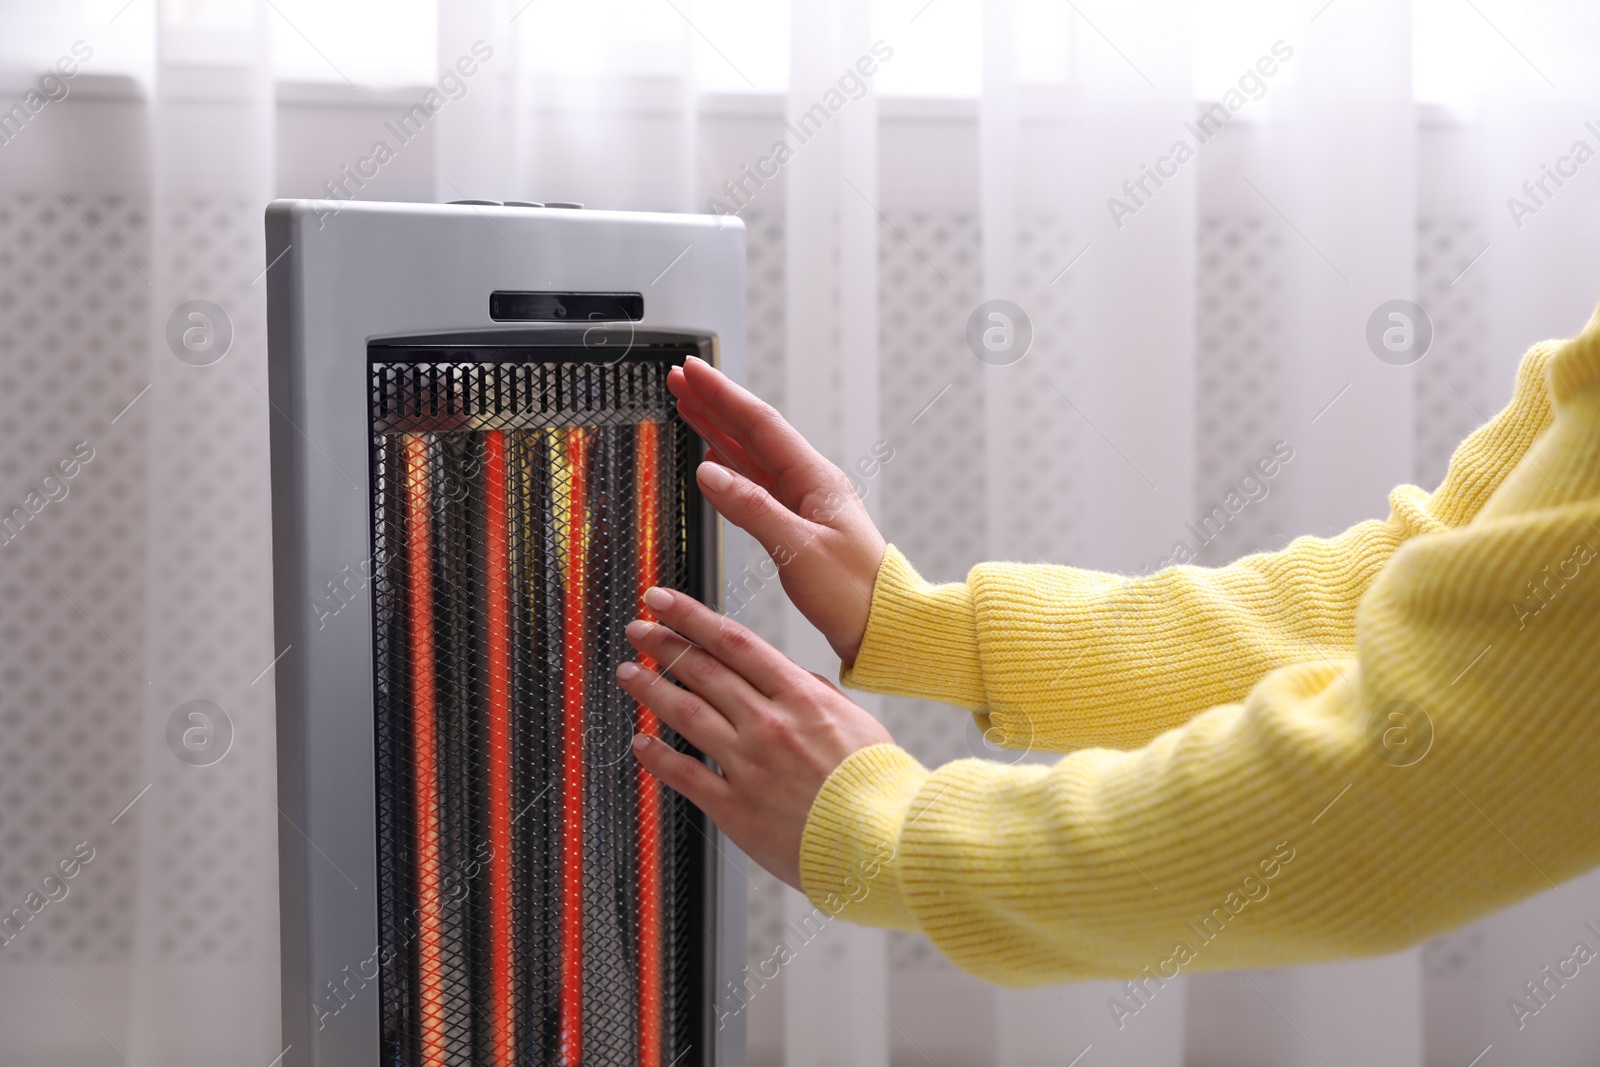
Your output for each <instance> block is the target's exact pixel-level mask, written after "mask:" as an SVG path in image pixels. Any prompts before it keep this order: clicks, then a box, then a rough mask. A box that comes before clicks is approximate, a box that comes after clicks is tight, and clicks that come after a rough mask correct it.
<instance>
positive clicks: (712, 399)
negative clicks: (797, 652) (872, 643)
mask: <svg viewBox="0 0 1600 1067" xmlns="http://www.w3.org/2000/svg"><path fill="white" fill-rule="evenodd" d="M667 388H668V389H670V390H672V395H673V396H675V397H677V398H678V411H679V413H680V414H682V415H683V417H684V419H685V421H687V422H688V423H689V425H690V426H692V427H694V429H695V431H696V432H697V433H699V434H700V436H702V437H704V438H705V439H706V443H707V444H708V445H710V446H711V457H712V460H713V462H708V463H703V464H701V465H700V470H699V473H698V476H697V480H698V481H699V483H700V490H701V492H703V493H705V495H706V498H707V499H708V500H710V501H711V503H712V504H713V505H714V506H715V507H716V509H717V510H718V511H720V512H721V513H722V514H723V515H724V516H725V517H726V518H727V519H728V521H729V522H731V523H733V524H734V525H735V526H738V527H740V528H742V529H744V530H746V531H748V532H749V533H750V535H751V536H752V537H754V538H755V539H756V540H757V541H759V542H760V543H761V547H762V548H764V549H766V550H767V554H768V555H770V556H771V557H772V559H773V562H775V563H776V564H777V565H778V575H779V577H780V578H781V580H782V582H783V589H784V592H786V593H788V594H789V599H790V600H792V601H794V606H795V607H797V608H799V609H800V613H801V614H802V615H804V616H805V617H806V618H807V619H808V620H810V622H811V625H813V626H815V627H816V628H817V629H818V630H820V631H822V635H823V636H824V637H826V638H827V639H828V644H830V645H832V646H833V651H834V652H835V653H836V654H837V655H838V657H839V658H840V659H841V660H843V661H844V662H845V663H847V664H848V663H852V662H854V661H855V658H856V653H857V652H858V651H860V649H861V638H862V636H863V635H864V634H865V633H866V630H867V613H868V611H869V610H870V608H871V607H872V586H873V583H874V582H876V581H877V578H878V567H879V565H880V564H882V562H883V552H884V541H883V535H882V534H880V533H878V528H877V527H876V526H874V525H873V523H872V519H871V517H870V516H868V514H867V509H866V507H865V506H864V505H863V504H862V503H861V500H860V498H859V497H857V496H856V493H855V490H854V489H853V488H852V487H851V485H850V479H849V478H847V477H846V476H845V473H844V472H843V471H841V470H840V469H839V468H838V467H835V466H834V465H833V464H832V463H829V462H828V461H827V460H826V459H824V458H823V457H822V455H821V453H819V452H818V451H817V450H816V449H814V448H812V447H811V445H810V444H809V443H807V441H806V439H805V438H804V437H801V436H800V434H799V432H798V431H796V430H795V428H794V427H793V426H790V425H789V424H788V423H787V422H785V421H784V419H783V416H782V415H779V414H778V413H777V412H776V411H774V410H773V409H772V407H771V406H770V405H768V404H765V403H763V402H762V401H761V400H759V399H757V398H756V397H755V396H754V395H753V394H751V393H749V392H747V391H745V390H743V389H741V388H739V387H738V386H737V385H735V384H734V383H733V382H732V381H730V380H729V379H728V378H727V376H726V375H724V374H723V373H722V372H721V371H718V370H716V369H715V368H714V367H712V366H711V365H710V364H709V363H706V362H704V361H702V360H698V359H694V358H690V359H689V360H688V361H687V362H685V364H684V365H683V367H681V368H678V367H674V368H673V369H672V371H671V372H670V373H669V374H668V376H667Z"/></svg>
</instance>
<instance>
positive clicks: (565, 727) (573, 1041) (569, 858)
mask: <svg viewBox="0 0 1600 1067" xmlns="http://www.w3.org/2000/svg"><path fill="white" fill-rule="evenodd" d="M566 446H567V448H566V451H567V455H566V460H567V462H566V467H567V492H566V501H565V504H566V508H565V511H566V514H565V515H564V516H563V520H564V523H565V526H566V550H567V551H566V557H567V559H566V563H567V574H566V578H567V588H566V598H565V604H564V611H563V615H562V641H561V643H562V650H563V655H562V659H563V664H564V671H563V674H564V681H563V685H562V716H561V788H562V797H561V839H562V841H563V842H564V848H565V852H566V856H565V858H564V860H563V862H562V864H561V1011H560V1020H561V1039H560V1041H561V1044H560V1047H561V1062H562V1063H563V1064H564V1065H565V1067H577V1065H578V1064H579V1063H580V1062H581V1060H582V1053H583V1048H582V1046H583V845H584V843H583V789H584V782H583V740H584V673H585V671H586V670H587V669H588V663H587V655H586V650H585V648H584V625H585V622H586V620H585V618H584V594H585V588H584V587H585V584H586V583H585V574H584V571H585V569H586V564H587V557H588V551H587V549H588V544H587V541H588V537H587V534H588V530H587V514H586V507H585V505H586V502H587V499H588V495H589V485H588V482H589V441H588V437H587V431H585V430H584V429H583V428H582V427H573V428H572V429H570V430H568V431H567V432H566Z"/></svg>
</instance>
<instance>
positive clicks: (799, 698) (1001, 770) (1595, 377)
mask: <svg viewBox="0 0 1600 1067" xmlns="http://www.w3.org/2000/svg"><path fill="white" fill-rule="evenodd" d="M1549 379H1550V395H1551V396H1552V398H1553V403H1554V406H1555V410H1556V412H1557V415H1556V418H1555V420H1554V422H1553V424H1552V425H1551V426H1550V427H1549V429H1548V431H1547V432H1546V433H1545V434H1543V435H1542V436H1540V438H1539V440H1538V441H1537V442H1536V443H1535V445H1534V447H1533V448H1532V449H1531V450H1529V452H1528V454H1527V455H1526V456H1525V457H1524V458H1523V460H1522V462H1520V463H1518V464H1517V465H1516V467H1515V468H1514V470H1513V471H1512V473H1511V474H1510V476H1509V477H1508V478H1504V479H1497V480H1496V485H1497V487H1496V488H1494V490H1493V493H1492V496H1490V498H1489V499H1488V500H1486V501H1483V502H1481V506H1477V507H1476V508H1475V512H1476V513H1475V516H1474V517H1473V519H1472V521H1471V522H1469V523H1466V524H1465V525H1462V526H1460V527H1456V528H1450V529H1445V530H1441V531H1439V532H1437V533H1434V534H1432V535H1430V536H1427V537H1419V538H1415V539H1413V540H1411V541H1410V542H1409V543H1407V544H1406V545H1405V546H1404V547H1402V548H1401V549H1400V550H1399V551H1398V552H1396V553H1395V555H1394V558H1393V559H1392V560H1391V561H1390V564H1389V566H1388V567H1387V568H1386V569H1385V570H1384V572H1383V573H1382V574H1381V575H1380V576H1378V578H1377V579H1376V580H1374V581H1373V583H1372V585H1371V588H1370V589H1369V591H1368V593H1367V595H1366V596H1365V597H1364V598H1363V600H1362V603H1361V606H1360V609H1359V611H1358V613H1357V619H1356V624H1355V631H1356V637H1355V653H1354V656H1353V657H1351V658H1348V659H1329V660H1322V661H1316V662H1306V663H1300V664H1295V665H1291V666H1287V667H1284V668H1282V669H1280V670H1277V671H1275V672H1273V673H1272V674H1270V675H1268V676H1267V677H1265V678H1264V679H1262V680H1261V681H1260V682H1259V683H1258V684H1257V685H1255V686H1254V687H1253V688H1251V689H1250V691H1249V692H1248V694H1246V696H1245V697H1244V699H1243V700H1242V701H1240V702H1236V703H1230V704H1224V705H1221V706H1219V707H1215V708H1211V709H1209V710H1206V711H1204V712H1202V713H1200V714H1197V715H1195V716H1194V717H1192V718H1191V719H1190V720H1189V721H1188V722H1186V723H1185V724H1184V725H1183V726H1181V727H1179V728H1176V729H1173V730H1170V731H1168V732H1166V733H1163V734H1161V735H1160V736H1158V737H1156V738H1154V739H1153V740H1151V741H1150V742H1148V743H1147V744H1145V745H1144V746H1143V747H1141V748H1138V749H1135V750H1131V751H1119V750H1113V749H1107V748H1094V749H1084V750H1080V751H1077V752H1074V753H1072V754H1071V755H1069V756H1067V757H1066V758H1064V759H1062V760H1061V761H1060V762H1059V763H1057V764H1056V765H1055V766H1053V767H1040V766H1012V767H1005V766H999V765H996V764H993V763H988V762H985V761H979V760H963V761H960V762H957V763H952V764H949V765H947V766H945V767H941V768H939V769H937V770H935V771H932V772H930V771H928V770H926V769H924V768H922V767H921V766H920V765H918V764H917V763H916V761H915V760H913V759H912V758H911V757H910V756H908V755H907V754H906V753H904V752H903V751H901V750H900V749H898V748H896V747H895V746H894V745H893V744H892V743H889V742H887V741H886V740H884V739H883V737H882V733H881V731H882V727H881V726H880V725H878V724H877V723H876V722H875V720H873V719H872V717H871V716H870V715H867V714H866V712H864V711H862V710H861V709H860V708H858V707H855V706H854V705H852V704H850V702H849V701H848V700H846V699H844V698H843V696H842V694H839V693H838V692H837V691H836V690H833V689H831V688H829V687H828V686H827V685H826V684H825V683H823V682H822V681H820V680H819V679H816V678H815V677H813V676H811V675H807V674H806V673H805V672H803V671H801V670H799V668H797V667H795V666H794V665H793V664H792V663H789V662H788V661H787V660H785V659H784V658H783V657H782V656H780V655H778V654H777V653H776V652H775V651H773V650H772V649H771V648H770V647H769V646H767V645H765V643H764V642H761V641H760V639H759V638H756V637H755V636H754V635H753V634H751V633H750V632H749V631H748V630H745V629H744V628H743V627H741V626H739V625H738V624H737V623H734V622H732V621H731V620H726V619H723V618H721V617H720V616H718V615H716V614H715V613H714V612H712V611H710V610H709V609H708V608H706V607H704V606H703V605H700V604H697V603H695V602H694V601H692V599H691V598H688V597H683V596H681V595H676V594H659V595H657V596H656V599H650V598H647V599H648V600H649V602H650V603H651V605H652V608H653V609H655V610H657V611H658V612H659V614H660V618H661V624H659V625H654V626H646V625H644V624H638V623H636V624H634V625H633V626H631V627H630V628H629V636H630V639H632V640H633V641H634V642H635V644H636V645H638V646H639V647H640V648H641V650H643V651H644V652H646V653H647V654H648V655H650V656H651V657H652V658H653V659H655V660H657V661H659V662H668V661H671V660H674V659H678V658H680V657H681V666H680V667H678V668H674V671H675V673H676V674H677V675H678V677H679V678H680V679H681V680H682V681H683V682H684V683H685V685H687V687H688V689H687V690H683V689H679V688H677V687H676V686H673V685H670V684H666V685H663V684H661V683H660V681H659V679H658V678H657V677H656V676H655V675H653V674H652V673H650V672H648V671H641V670H639V669H637V668H636V667H635V666H633V665H624V668H623V669H622V670H621V671H619V675H621V676H623V678H624V681H623V684H624V687H625V688H626V689H627V690H628V692H630V693H631V694H633V695H634V696H635V697H636V698H637V699H639V700H640V701H641V702H643V703H645V704H648V705H649V706H650V707H652V708H653V709H655V710H656V712H657V713H658V714H659V715H660V716H661V717H662V719H663V720H664V721H665V722H667V723H668V724H669V725H671V726H672V727H673V728H674V729H676V730H678V731H679V732H680V733H682V734H683V735H684V736H686V737H688V738H689V739H690V740H691V741H693V742H694V743H695V744H696V745H697V746H699V747H700V748H701V749H702V751H704V752H705V753H706V754H707V755H708V756H710V757H712V758H713V759H714V760H715V761H716V767H717V770H713V769H711V768H710V767H708V766H707V765H705V764H703V763H701V762H699V761H697V760H694V759H692V758H690V757H689V756H687V755H685V754H682V753H679V752H676V751H673V750H671V749H669V748H668V747H667V746H665V745H663V744H660V743H659V742H656V741H651V740H644V741H642V742H641V743H640V744H638V746H637V750H638V753H639V758H640V760H641V762H642V763H643V765H644V766H645V768H646V769H647V770H649V771H650V772H651V773H653V774H655V775H656V776H657V777H659V778H660V779H661V780H662V781H663V782H665V783H666V784H667V785H669V786H671V787H673V788H674V789H677V790H678V791H679V792H681V793H683V794H684V795H685V796H686V797H688V798H689V799H690V800H691V801H693V802H694V803H695V804H697V805H699V806H700V807H701V809H702V810H704V811H705V812H706V813H707V814H708V815H709V816H710V817H711V818H712V819H713V820H714V821H715V822H716V823H717V824H718V826H720V827H721V828H722V829H723V830H724V831H725V832H727V833H728V834H729V836H730V837H731V838H732V839H733V840H734V842H735V843H737V844H739V845H740V846H741V847H742V848H744V849H745V850H746V852H747V853H749V854H750V855H752V856H755V857H756V858H757V859H758V860H759V861H760V862H761V863H762V864H763V865H764V866H766V867H767V868H768V869H769V870H772V871H774V872H775V873H778V874H779V875H780V876H781V877H784V878H785V879H786V880H789V881H791V883H793V882H794V881H796V880H798V881H799V882H800V883H801V884H802V885H803V886H804V888H805V890H806V891H807V893H808V894H809V896H810V897H811V899H812V901H813V902H814V903H815V904H816V905H817V907H818V908H819V909H821V910H823V911H825V912H828V913H830V914H835V915H843V916H844V917H847V918H850V919H853V920H855V921H859V922H867V923H874V924H878V925H886V926H895V927H901V928H906V929H917V930H921V931H923V932H925V933H926V934H927V935H928V936H929V937H930V938H932V940H933V941H934V942H935V944H937V945H938V946H939V947H940V948H941V949H942V950H943V951H944V952H945V953H947V954H948V955H949V956H950V957H951V958H953V959H954V960H955V961H956V962H957V963H959V964H961V965H962V966H964V967H966V968H967V969H969V970H971V971H973V972H975V973H977V974H979V975H982V976H984V977H986V978H989V979H992V980H994V981H998V982H1006V983H1016V984H1029V983H1041V982H1052V981H1063V980H1073V979H1088V978H1102V977H1132V978H1135V979H1136V981H1137V982H1138V983H1139V984H1140V985H1141V986H1143V987H1144V988H1145V989H1146V990H1147V991H1149V990H1151V989H1153V988H1159V984H1160V983H1162V982H1165V981H1167V980H1170V979H1171V978H1173V977H1175V976H1176V975H1178V974H1180V973H1185V972H1190V971H1196V970H1214V969H1219V968H1232V967H1241V966H1274V965H1284V964H1291V963H1296V962H1303V961H1310V960H1318V959H1332V958H1336V957H1341V956H1352V955H1361V954H1367V953H1378V952H1386V951H1390V950H1393V949H1397V948H1400V947H1402V946H1405V945H1410V944H1415V943H1416V942H1418V941H1421V940H1423V939H1424V938H1427V937H1429V936H1431V935H1432V934H1434V933H1437V932H1438V931H1440V930H1443V929H1446V928H1448V927H1451V926H1454V925H1457V924H1459V923H1462V922H1464V921H1467V920H1469V919H1472V918H1474V917H1476V916H1479V915H1482V914H1484V913H1487V912H1489V911H1491V910H1493V909H1495V908H1497V907H1499V906H1502V905H1504V904H1506V903H1509V902H1511V901H1514V900H1517V899H1519V898H1522V897H1525V896H1527V895H1529V894H1531V893H1534V892H1538V891H1540V890H1542V889H1544V888H1547V887H1550V886H1553V885H1555V884H1557V883H1558V882H1560V881H1562V880H1563V879H1566V878H1568V877H1571V876H1573V875H1576V874H1578V873H1580V872H1582V871H1585V870H1588V869H1590V868H1591V867H1593V866H1594V865H1595V864H1596V863H1600V776H1597V775H1596V774H1595V773H1594V768H1595V767H1596V766H1597V765H1600V683H1597V682H1596V677H1595V673H1594V671H1593V666H1592V659H1593V655H1594V649H1595V648H1596V647H1600V330H1596V331H1592V332H1587V333H1585V334H1584V335H1583V336H1582V337H1580V338H1579V339H1578V340H1577V341H1575V342H1572V343H1571V344H1570V345H1567V346H1566V347H1564V348H1563V349H1562V350H1561V351H1560V352H1559V353H1558V354H1557V355H1556V357H1555V358H1554V359H1553V360H1552V361H1551V365H1550V374H1549ZM1487 466H1492V465H1487V464H1486V467H1487ZM1453 476H1454V475H1453ZM663 597H664V599H662V598H663ZM673 628H676V631H677V632H674V629H673ZM678 633H682V634H684V635H685V636H686V637H688V638H689V640H690V641H692V642H694V644H693V645H692V646H690V645H685V644H684V643H683V638H682V637H679V636H678ZM679 646H682V647H679ZM1130 714H1133V715H1135V716H1137V715H1139V709H1138V708H1137V707H1134V708H1131V709H1130ZM719 772H720V773H719ZM1136 1009H1137V1004H1136V1003H1134V1004H1129V1005H1128V1010H1129V1011H1134V1010H1136Z"/></svg>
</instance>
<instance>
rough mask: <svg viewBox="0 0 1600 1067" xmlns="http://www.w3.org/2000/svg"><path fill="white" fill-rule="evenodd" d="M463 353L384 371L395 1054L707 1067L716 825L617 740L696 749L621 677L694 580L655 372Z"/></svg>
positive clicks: (673, 444)
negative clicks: (646, 625)
mask: <svg viewBox="0 0 1600 1067" xmlns="http://www.w3.org/2000/svg"><path fill="white" fill-rule="evenodd" d="M452 356H453V357H455V358H453V360H452V362H449V363H438V364H427V363H416V362H392V363H389V362H386V363H374V364H373V365H372V387H373V398H372V405H373V406H372V410H373V486H374V499H373V516H374V531H373V532H374V549H375V556H374V559H375V563H376V579H375V585H376V597H375V605H376V607H375V611H376V617H375V634H376V642H375V651H376V666H377V693H378V696H377V707H376V709H375V711H376V731H377V751H378V763H379V766H378V782H379V786H378V820H379V827H378V830H379V833H378V840H379V850H378V851H379V856H378V863H379V874H380V916H379V919H380V941H381V944H380V956H379V959H380V967H381V971H380V989H381V994H380V995H381V1020H380V1024H381V1035H382V1042H383V1050H384V1063H385V1064H386V1065H394V1067H406V1065H419V1067H434V1065H441V1067H442V1065H445V1064H458V1063H459V1064H473V1065H477V1064H488V1065H498V1064H505V1065H511V1064H518V1065H521V1064H529V1065H532V1064H539V1065H544V1064H578V1063H585V1062H587V1063H594V1064H602V1063H604V1064H638V1065H640V1067H668V1065H672V1064H675V1063H676V1064H681V1065H688V1064H691V1063H700V1062H704V1054H703V1051H701V1052H700V1054H696V1049H695V1046H696V1045H697V1044H700V1043H701V1042H702V1041H703V1026H704V1018H705V1013H706V1012H707V1011H708V1004H707V1001H706V995H705V990H704V988H703V983H704V978H705V970H704V968H705V963H706V960H705V953H706V951H707V949H708V937H707V934H708V931H707V930H706V928H705V925H704V922H705V902H706V897H705V893H706V888H707V887H706V882H705V865H706V856H705V848H706V841H707V838H706V837H705V836H704V834H705V830H704V827H703V826H702V825H701V822H700V816H699V814H698V813H697V812H695V811H694V810H693V809H692V808H691V807H689V806H688V805H687V804H686V803H685V802H684V801H683V800H682V799H681V798H679V797H677V796H676V795H675V794H671V793H670V792H666V791H662V790H661V788H660V787H659V786H658V785H656V784H655V783H654V782H653V781H652V780H650V779H648V778H647V777H645V776H643V775H642V773H641V772H640V771H639V769H638V766H637V764H636V762H635V761H634V759H633V757H632V754H631V750H630V748H629V741H630V740H631V737H632V735H633V734H634V733H635V732H638V731H644V732H652V733H658V734H660V735H661V736H663V737H664V738H665V739H666V740H668V741H669V742H670V743H672V744H674V745H676V746H677V747H679V748H680V749H683V750H685V751H688V750H689V749H688V746H687V745H686V744H685V743H684V742H683V741H682V739H681V738H679V737H677V736H676V735H675V734H673V733H672V732H671V731H670V730H667V729H665V728H664V727H662V726H661V725H660V724H659V723H658V722H656V721H655V719H654V717H653V716H651V715H650V714H649V712H648V711H646V710H644V709H642V708H640V707H639V706H637V705H635V704H634V703H633V702H632V701H631V700H630V699H629V698H628V697H627V696H626V694H624V693H622V691H621V690H620V689H619V688H618V687H617V686H616V684H615V681H614V679H615V669H616V665H617V663H619V662H621V661H622V660H624V659H627V658H631V657H632V656H633V653H632V650H631V648H630V647H629V646H628V645H627V642H626V640H625V638H624V637H623V633H622V630H623V627H624V626H625V625H626V623H627V622H628V621H629V620H630V619H632V618H634V617H636V616H638V615H640V614H642V613H643V607H642V601H641V599H640V598H641V595H642V593H643V590H644V589H645V588H647V587H648V586H649V585H650V584H662V585H667V586H672V587H675V588H679V589H684V590H686V591H690V592H694V593H699V592H700V585H701V582H702V578H703V574H702V567H703V560H702V558H701V557H702V554H703V553H702V545H703V541H702V537H701V534H702V533H703V531H702V530H701V529H700V528H699V522H700V520H699V514H700V512H699V501H698V497H697V496H695V491H694V489H693V480H692V471H693V465H694V462H695V459H696V457H697V446H696V445H695V442H694V439H693V437H692V435H691V433H690V431H689V430H688V428H687V427H686V426H685V425H684V424H683V423H682V422H681V421H679V420H678V418H677V416H676V414H675V411H674V409H673V407H672V403H671V398H670V396H669V394H667V392H666V389H665V376H666V369H667V366H668V364H667V363H666V362H665V361H660V360H655V361H650V362H624V363H622V364H618V365H614V366H606V365H600V364H583V363H572V362H562V363H539V364H527V363H522V364H508V363H504V362H482V363H471V362H462V361H461V360H460V359H459V353H454V352H453V353H452ZM519 374H521V375H522V377H521V378H520V379H519V378H518V377H517V376H518V375H519ZM519 383H520V385H519ZM521 386H527V388H521ZM541 387H542V389H543V390H544V392H543V393H541V391H540V389H541ZM556 392H559V393H560V394H561V396H563V397H565V398H566V402H565V403H552V396H553V394H554V393H556ZM602 398H607V399H609V401H610V402H609V403H608V404H606V403H601V400H602Z"/></svg>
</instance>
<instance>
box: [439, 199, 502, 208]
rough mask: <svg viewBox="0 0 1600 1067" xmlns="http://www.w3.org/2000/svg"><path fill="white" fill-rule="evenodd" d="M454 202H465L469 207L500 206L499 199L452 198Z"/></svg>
mask: <svg viewBox="0 0 1600 1067" xmlns="http://www.w3.org/2000/svg"><path fill="white" fill-rule="evenodd" d="M450 203H452V204H465V205H466V206H468V207H499V206H500V201H498V200H452V201H450Z"/></svg>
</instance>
